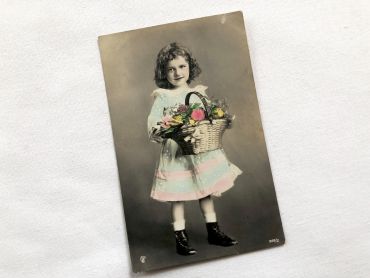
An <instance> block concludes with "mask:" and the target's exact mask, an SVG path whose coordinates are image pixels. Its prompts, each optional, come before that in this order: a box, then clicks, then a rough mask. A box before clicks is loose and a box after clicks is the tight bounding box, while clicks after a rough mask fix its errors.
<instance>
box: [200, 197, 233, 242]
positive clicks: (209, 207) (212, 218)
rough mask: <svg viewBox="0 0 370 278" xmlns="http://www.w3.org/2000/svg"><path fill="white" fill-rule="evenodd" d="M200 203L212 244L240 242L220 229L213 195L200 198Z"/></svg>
mask: <svg viewBox="0 0 370 278" xmlns="http://www.w3.org/2000/svg"><path fill="white" fill-rule="evenodd" d="M199 205H200V208H201V210H202V213H203V216H204V219H205V220H206V226H207V232H208V242H209V243H210V244H214V245H219V246H225V247H226V246H232V245H235V244H237V243H238V242H237V241H236V240H235V239H232V238H230V237H229V236H227V235H225V234H224V233H223V232H221V231H220V227H219V226H218V223H217V217H216V212H215V207H214V205H213V200H212V197H211V196H207V197H205V198H202V199H200V200H199Z"/></svg>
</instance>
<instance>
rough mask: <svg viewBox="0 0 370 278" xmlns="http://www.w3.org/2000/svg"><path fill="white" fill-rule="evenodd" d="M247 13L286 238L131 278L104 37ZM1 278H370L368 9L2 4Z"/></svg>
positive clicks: (351, 5)
mask: <svg viewBox="0 0 370 278" xmlns="http://www.w3.org/2000/svg"><path fill="white" fill-rule="evenodd" d="M237 10H242V11H243V12H244V17H245V20H246V28H247V34H248V41H249V47H250V52H251V58H252V66H253V70H254V77H255V82H256V87H257V95H258V99H259V102H260V109H261V114H262V121H263V125H264V129H265V135H266V141H267V148H268V151H269V156H270V162H271V166H272V171H273V176H274V181H275V186H276V191H277V197H278V201H279V205H280V210H281V216H282V221H283V226H284V229H285V235H286V240H287V242H286V244H285V245H284V246H282V247H279V248H274V249H270V250H265V251H259V252H254V253H250V254H244V255H240V256H236V257H230V258H226V259H220V260H216V261H210V262H206V263H200V264H196V265H190V266H183V267H179V268H172V269H170V270H166V271H161V272H155V273H151V274H150V275H143V274H141V275H134V274H131V269H130V259H129V253H128V245H127V238H126V232H125V227H124V219H123V212H122V206H121V196H120V190H119V182H118V175H117V169H116V162H115V153H114V149H113V141H112V134H111V127H110V120H109V114H108V106H107V100H106V96H105V88H104V80H103V74H102V69H101V64H100V57H99V51H98V46H97V37H98V36H99V35H103V34H110V33H114V32H120V31H126V30H131V29H137V28H142V27H147V26H152V25H158V24H163V23H169V22H174V21H179V20H184V19H191V18H197V17H202V16H207V15H214V14H221V13H226V12H232V11H237ZM0 34H1V39H0V55H1V56H0V80H1V82H0V186H1V188H0V277H22V278H24V277H27V278H28V277H48V278H51V277H53V278H54V277H69V278H70V277H78V278H85V277H97V278H98V277H99V278H100V277H117V278H118V277H130V276H153V277H225V276H226V275H227V277H268V278H271V277H286V278H288V277H336V278H338V277H343V278H345V277H351V278H354V277H369V276H370V264H369V262H368V259H369V257H370V220H369V219H370V217H369V215H370V203H369V196H370V187H369V181H370V171H369V168H370V147H369V142H370V124H369V118H370V79H369V76H370V51H369V50H370V2H369V1H366V0H357V1H351V0H326V1H314V0H301V1H295V0H288V1H271V0H270V1H261V0H259V1H257V0H255V1H199V0H197V1H164V0H161V1H116V0H111V1H78V2H77V1H72V0H65V1H46V0H45V1H41V0H40V1H36V0H34V1H6V0H3V1H1V2H0Z"/></svg>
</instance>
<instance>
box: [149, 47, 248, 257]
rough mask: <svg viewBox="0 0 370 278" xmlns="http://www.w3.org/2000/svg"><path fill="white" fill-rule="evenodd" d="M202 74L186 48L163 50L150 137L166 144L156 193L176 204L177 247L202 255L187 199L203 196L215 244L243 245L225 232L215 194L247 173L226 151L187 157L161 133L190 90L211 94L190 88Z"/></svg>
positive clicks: (202, 205) (201, 200)
mask: <svg viewBox="0 0 370 278" xmlns="http://www.w3.org/2000/svg"><path fill="white" fill-rule="evenodd" d="M200 72H201V69H200V67H199V65H198V63H197V61H196V60H195V59H194V58H193V57H192V54H191V53H190V51H189V50H188V49H186V48H185V47H183V46H181V45H178V44H177V43H171V44H169V45H167V46H165V47H164V48H163V49H161V51H160V52H159V53H158V56H157V64H156V68H155V77H154V79H155V82H156V84H157V86H158V87H159V88H158V89H156V90H154V92H153V94H152V95H153V96H154V98H155V100H154V103H153V106H152V109H151V112H150V115H149V117H148V132H149V137H150V139H151V140H152V141H154V142H158V143H161V144H162V148H161V153H160V157H159V164H158V166H157V169H156V172H155V177H154V181H153V187H152V192H151V197H152V198H153V199H156V200H159V201H168V202H171V204H172V206H171V208H172V219H173V229H174V232H175V239H176V250H177V253H179V254H181V255H192V254H195V253H196V250H195V249H193V248H192V247H190V245H189V240H188V236H187V233H186V231H185V212H184V202H185V201H190V200H199V204H200V209H201V211H202V213H203V216H204V219H205V222H206V227H207V231H208V242H209V244H214V245H219V246H232V245H235V244H237V241H236V240H234V239H232V238H230V237H228V236H227V235H225V234H224V233H222V232H221V231H220V229H219V226H218V224H217V217H216V213H215V209H214V205H213V200H212V196H220V195H221V193H223V192H225V191H226V190H228V189H230V188H231V187H232V186H233V185H234V180H235V179H236V177H237V176H238V175H240V174H241V173H242V171H241V170H240V169H239V168H238V167H236V166H235V165H233V164H232V163H230V162H229V161H228V160H227V158H226V156H225V153H224V151H223V150H222V149H217V150H214V151H210V152H205V153H201V154H197V155H182V154H181V149H180V147H179V146H178V145H177V143H176V142H175V141H173V140H172V139H163V138H162V137H160V136H159V135H158V134H159V133H158V131H159V129H160V126H159V124H158V122H160V121H161V119H162V117H163V112H164V109H165V108H167V107H170V106H174V105H175V104H183V103H184V100H185V96H186V94H187V93H189V92H192V91H197V92H199V93H201V94H203V95H206V93H205V90H206V89H207V87H206V86H203V85H198V86H196V87H194V88H191V87H189V84H190V83H191V81H193V80H194V79H195V78H196V77H197V76H198V75H199V74H200ZM198 102H199V101H198Z"/></svg>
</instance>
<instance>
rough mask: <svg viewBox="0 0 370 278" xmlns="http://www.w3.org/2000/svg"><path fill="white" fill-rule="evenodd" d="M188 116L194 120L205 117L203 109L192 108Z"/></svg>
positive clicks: (200, 119)
mask: <svg viewBox="0 0 370 278" xmlns="http://www.w3.org/2000/svg"><path fill="white" fill-rule="evenodd" d="M190 117H191V118H192V119H193V120H195V121H202V120H204V118H205V114H204V110H203V109H200V108H198V109H194V110H193V111H192V112H191V115H190Z"/></svg>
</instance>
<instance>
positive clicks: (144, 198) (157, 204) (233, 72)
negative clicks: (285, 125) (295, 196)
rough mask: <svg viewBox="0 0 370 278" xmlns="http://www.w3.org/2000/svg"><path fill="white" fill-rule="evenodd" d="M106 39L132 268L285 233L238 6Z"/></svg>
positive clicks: (245, 248) (272, 242)
mask: <svg viewBox="0 0 370 278" xmlns="http://www.w3.org/2000/svg"><path fill="white" fill-rule="evenodd" d="M99 47H100V53H101V59H102V64H103V71H104V78H105V84H106V90H107V97H108V103H109V111H110V115H111V122H112V129H113V136H114V143H115V149H116V156H117V165H118V171H119V176H120V183H121V190H122V199H123V206H124V214H125V221H126V229H127V235H128V241H129V246H130V255H131V261H132V267H133V271H134V272H141V271H150V270H156V269H160V268H165V267H170V266H175V265H181V264H187V263H191V262H198V261H202V260H207V259H212V258H218V257H224V256H230V255H237V254H241V253H246V252H250V251H254V250H258V249H263V248H269V247H274V246H278V245H281V244H283V243H284V241H285V239H284V234H283V229H282V224H281V219H280V215H279V208H278V204H277V200H276V194H275V189H274V184H273V179H272V174H271V169H270V164H269V160H268V154H267V150H266V145H265V139H264V134H263V129H262V124H261V119H260V113H259V108H258V101H257V96H256V91H255V86H254V81H253V74H252V69H251V64H250V58H249V52H248V44H247V38H246V33H245V29H244V21H243V15H242V13H241V12H235V13H230V14H223V15H217V16H211V17H206V18H200V19H193V20H188V21H183V22H177V23H172V24H166V25H160V26H155V27H149V28H145V29H139V30H134V31H128V32H122V33H117V34H112V35H106V36H101V37H99Z"/></svg>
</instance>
